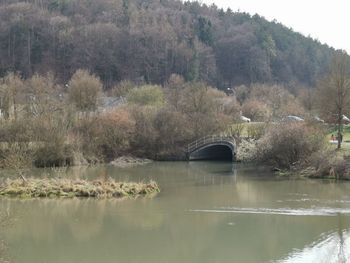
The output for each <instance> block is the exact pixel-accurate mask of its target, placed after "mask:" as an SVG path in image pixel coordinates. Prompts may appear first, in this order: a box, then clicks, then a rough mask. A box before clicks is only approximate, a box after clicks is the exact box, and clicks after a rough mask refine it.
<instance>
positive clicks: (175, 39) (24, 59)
mask: <svg viewBox="0 0 350 263" xmlns="http://www.w3.org/2000/svg"><path fill="white" fill-rule="evenodd" d="M334 52H335V50H334V49H332V48H330V47H328V46H326V45H322V44H320V43H319V42H318V41H315V40H313V39H311V38H307V37H304V36H302V35H301V34H299V33H296V32H293V31H292V30H290V29H288V28H287V27H285V26H283V25H282V24H280V23H277V22H268V21H267V20H265V19H264V18H263V17H260V16H258V15H255V16H250V15H248V14H245V13H238V12H232V10H222V9H219V8H218V7H216V6H214V5H213V6H210V7H208V6H206V5H201V4H199V3H197V2H184V3H183V2H181V1H177V0H98V1H93V0H2V1H1V3H0V77H2V76H4V75H5V74H6V73H7V72H10V71H17V72H20V73H21V74H22V75H23V77H24V78H27V77H30V76H31V75H33V74H34V73H39V74H44V73H46V72H48V71H51V72H53V73H54V74H55V76H56V78H57V79H58V80H59V81H60V82H62V83H66V82H67V81H68V80H69V79H70V77H71V76H72V74H73V73H74V72H75V71H76V70H77V69H80V68H84V69H88V70H90V71H91V72H92V73H94V74H96V75H98V76H99V77H100V78H101V80H102V81H103V83H104V85H105V87H106V88H108V87H110V86H112V85H114V84H115V83H116V82H119V81H121V80H126V79H127V80H131V81H134V82H145V83H155V84H163V83H164V82H166V81H167V80H168V78H169V76H170V75H171V74H172V73H176V74H178V75H182V76H183V77H184V78H185V80H187V81H192V80H194V81H204V82H207V83H209V84H211V85H214V86H217V87H218V88H222V89H223V88H227V87H231V86H233V85H240V84H246V85H247V84H248V85H249V84H251V83H276V82H277V83H283V84H286V85H287V86H288V85H295V84H303V85H307V86H310V85H313V84H314V83H315V80H316V79H317V78H318V77H319V76H320V74H322V73H324V72H326V71H327V67H328V65H329V61H330V59H331V57H332V54H333V53H334Z"/></svg>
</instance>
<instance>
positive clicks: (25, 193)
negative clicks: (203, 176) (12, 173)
mask: <svg viewBox="0 0 350 263" xmlns="http://www.w3.org/2000/svg"><path fill="white" fill-rule="evenodd" d="M159 191H160V190H159V187H158V185H157V183H156V182H154V181H151V182H149V183H132V182H128V183H121V182H116V181H114V180H112V179H109V180H107V181H102V180H96V181H87V180H69V179H33V178H31V179H26V180H25V181H23V180H20V179H15V180H11V179H7V180H6V181H5V182H4V183H3V184H2V185H1V186H0V196H9V197H20V198H41V197H51V198H54V197H71V198H72V197H93V198H123V197H130V198H135V197H139V196H149V195H153V194H156V193H158V192H159Z"/></svg>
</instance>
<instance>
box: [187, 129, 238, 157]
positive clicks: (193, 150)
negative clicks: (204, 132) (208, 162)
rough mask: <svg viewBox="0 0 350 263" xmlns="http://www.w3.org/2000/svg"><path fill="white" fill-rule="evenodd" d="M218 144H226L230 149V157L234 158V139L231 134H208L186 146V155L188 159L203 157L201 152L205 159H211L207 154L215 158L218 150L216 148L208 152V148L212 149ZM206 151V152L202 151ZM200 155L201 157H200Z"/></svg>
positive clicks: (218, 152)
mask: <svg viewBox="0 0 350 263" xmlns="http://www.w3.org/2000/svg"><path fill="white" fill-rule="evenodd" d="M218 146H227V147H228V148H229V149H230V152H231V155H232V159H234V158H235V152H236V140H235V138H234V137H232V136H225V135H210V136H206V137H203V138H200V139H198V140H196V141H194V142H192V143H190V144H188V146H187V156H188V159H189V160H191V159H193V160H194V159H204V158H203V154H204V155H205V156H206V157H207V158H205V159H211V158H209V156H210V155H211V156H212V158H213V159H216V158H215V157H216V156H213V155H218V154H220V150H219V149H216V151H212V152H210V153H209V152H208V149H212V150H214V149H213V147H218ZM204 151H206V152H204ZM200 156H201V157H200Z"/></svg>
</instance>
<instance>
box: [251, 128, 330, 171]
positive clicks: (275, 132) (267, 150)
mask: <svg viewBox="0 0 350 263" xmlns="http://www.w3.org/2000/svg"><path fill="white" fill-rule="evenodd" d="M324 144H325V142H324V133H323V131H322V130H321V129H319V128H318V127H316V126H310V125H307V124H305V123H296V122H293V123H281V124H277V125H273V126H271V127H270V128H269V129H268V131H267V132H266V134H265V135H264V136H263V137H262V138H261V139H260V140H259V141H258V143H257V151H256V159H257V160H258V161H260V162H262V163H267V164H271V165H274V166H276V167H278V168H286V169H290V168H291V167H292V166H295V165H297V164H298V165H302V164H303V163H307V162H309V160H310V156H311V155H312V154H313V153H315V152H318V151H320V150H321V149H322V148H323V147H324Z"/></svg>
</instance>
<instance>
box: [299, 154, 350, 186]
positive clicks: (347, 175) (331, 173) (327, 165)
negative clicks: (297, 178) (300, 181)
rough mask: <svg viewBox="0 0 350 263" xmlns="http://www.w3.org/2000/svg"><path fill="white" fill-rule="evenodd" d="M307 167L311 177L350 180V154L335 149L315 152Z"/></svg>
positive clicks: (306, 174) (308, 175) (307, 175)
mask: <svg viewBox="0 0 350 263" xmlns="http://www.w3.org/2000/svg"><path fill="white" fill-rule="evenodd" d="M307 168H308V169H307V170H308V172H307V173H305V176H306V177H309V178H324V179H341V180H350V156H349V155H341V154H339V153H338V152H337V151H334V150H326V151H321V152H318V153H315V154H314V155H313V156H312V157H311V158H310V164H309V166H308V167H307Z"/></svg>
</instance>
